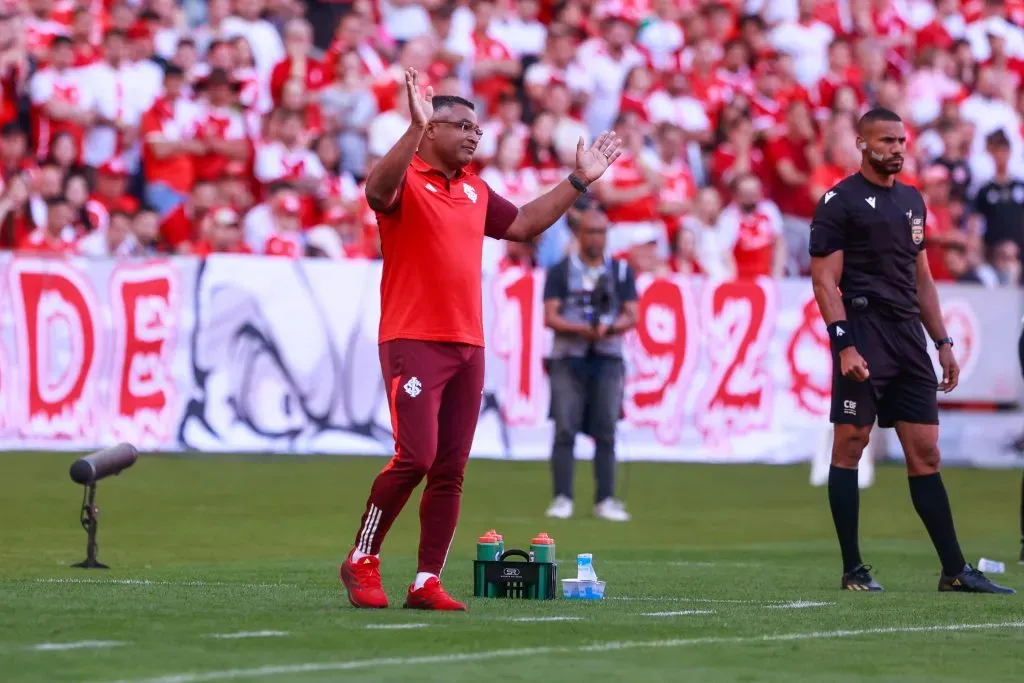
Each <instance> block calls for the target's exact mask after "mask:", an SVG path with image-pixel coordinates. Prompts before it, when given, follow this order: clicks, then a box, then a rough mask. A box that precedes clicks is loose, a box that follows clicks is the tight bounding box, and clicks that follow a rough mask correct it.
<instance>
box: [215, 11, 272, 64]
mask: <svg viewBox="0 0 1024 683" xmlns="http://www.w3.org/2000/svg"><path fill="white" fill-rule="evenodd" d="M223 31H224V35H226V36H230V37H232V38H234V37H235V36H242V37H243V38H245V39H246V40H247V41H248V42H249V49H251V50H252V56H253V60H255V62H256V70H257V71H259V72H260V73H261V74H262V75H264V76H269V75H270V72H271V71H273V70H274V65H275V64H277V63H278V62H280V61H281V60H282V59H284V58H285V52H284V43H283V42H281V36H280V35H278V33H277V29H276V28H274V25H273V24H271V23H270V22H269V21H266V20H264V19H257V20H256V21H246V20H245V19H242V18H241V17H228V18H227V19H225V20H224V24H223Z"/></svg>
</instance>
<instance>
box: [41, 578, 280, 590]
mask: <svg viewBox="0 0 1024 683" xmlns="http://www.w3.org/2000/svg"><path fill="white" fill-rule="evenodd" d="M35 583H94V584H102V585H109V586H181V587H187V588H195V587H203V586H216V587H220V588H223V587H229V588H231V587H233V588H285V587H288V586H290V585H291V584H287V583H235V582H233V581H150V580H149V579H35Z"/></svg>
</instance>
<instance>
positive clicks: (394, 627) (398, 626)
mask: <svg viewBox="0 0 1024 683" xmlns="http://www.w3.org/2000/svg"><path fill="white" fill-rule="evenodd" d="M427 626H430V624H367V625H366V628H369V629H377V630H380V631H389V630H396V631H397V630H402V629H407V628H426V627H427Z"/></svg>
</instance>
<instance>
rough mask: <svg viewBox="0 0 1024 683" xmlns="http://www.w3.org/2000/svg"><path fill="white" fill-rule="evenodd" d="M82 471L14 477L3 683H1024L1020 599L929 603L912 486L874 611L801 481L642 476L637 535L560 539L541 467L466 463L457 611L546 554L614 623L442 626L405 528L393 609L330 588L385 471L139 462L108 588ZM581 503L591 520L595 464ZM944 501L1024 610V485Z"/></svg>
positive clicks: (124, 505)
mask: <svg viewBox="0 0 1024 683" xmlns="http://www.w3.org/2000/svg"><path fill="white" fill-rule="evenodd" d="M72 459H73V456H69V455H54V454H8V455H0V471H2V472H3V475H4V484H5V488H4V491H3V494H2V495H0V515H2V517H0V680H2V681H5V682H8V681H72V680H73V681H114V680H148V679H156V680H162V681H178V682H185V681H207V680H209V681H214V680H229V679H230V680H243V681H245V680H274V681H298V682H300V683H305V682H307V681H334V680H344V681H445V682H450V681H471V680H472V681H485V680H486V681H490V680H501V681H537V680H542V681H582V680H586V681H588V683H592V682H594V681H617V682H618V681H673V682H674V681H787V682H791V681H920V682H922V683H924V682H928V683H934V682H936V681H985V682H986V683H990V682H993V681H1018V682H1019V681H1021V680H1024V658H1022V657H1021V648H1022V646H1024V602H1022V598H1021V596H1013V597H1008V598H1007V597H1000V596H964V595H949V594H939V593H937V592H936V591H935V587H936V581H937V575H938V565H937V562H936V560H935V559H934V556H933V551H932V548H931V546H930V543H929V542H928V540H927V537H926V536H925V533H924V531H923V529H922V527H921V526H920V523H919V521H918V519H917V517H916V515H915V514H914V511H913V509H912V507H911V505H910V502H909V498H908V495H907V486H906V479H905V477H904V474H903V472H902V471H901V470H899V469H896V468H882V469H880V470H879V472H878V482H877V483H876V485H875V487H874V488H872V489H870V490H868V491H866V492H864V493H863V495H862V512H863V514H862V530H863V536H864V542H863V549H864V552H865V556H866V559H867V560H868V561H869V562H871V563H873V564H874V565H875V567H876V577H877V578H878V579H879V580H880V581H881V582H882V583H883V584H884V585H885V586H886V588H887V592H886V593H884V594H877V595H875V594H861V593H840V592H839V591H838V590H837V589H836V586H837V584H838V579H839V576H838V566H837V565H838V559H837V549H836V544H835V541H834V539H833V532H832V528H831V521H830V519H829V517H828V508H827V503H826V499H825V491H824V489H812V488H810V487H809V486H808V484H807V478H808V472H807V469H806V468H805V467H785V468H778V467H777V468H773V467H724V466H718V467H715V466H689V465H653V464H639V463H638V464H630V465H628V466H627V471H626V472H625V478H626V480H627V481H626V482H625V483H626V484H627V491H626V498H627V501H628V504H629V507H630V509H631V511H632V512H633V514H634V521H633V522H631V523H628V524H624V525H615V524H610V523H603V522H598V521H596V520H593V519H591V518H590V517H589V509H585V510H582V511H581V514H579V515H578V516H577V518H576V519H574V520H570V521H565V522H557V523H552V522H550V521H547V520H545V519H544V518H543V516H542V515H543V510H544V507H545V505H546V504H547V502H548V486H549V485H548V476H547V468H546V465H545V464H544V463H507V462H492V461H473V462H472V463H471V465H470V471H469V474H468V476H467V493H466V497H465V501H464V505H463V514H462V522H461V524H460V527H459V531H458V534H457V536H456V539H455V543H454V546H453V547H452V551H451V555H450V556H449V563H448V567H447V569H446V572H445V576H444V578H445V581H446V584H447V586H448V587H449V589H450V590H451V591H452V593H453V594H455V595H456V596H457V597H461V598H466V597H468V596H469V595H470V594H471V592H472V582H471V566H472V556H473V547H474V541H475V539H476V537H477V536H478V535H479V534H480V533H481V532H483V531H485V530H487V529H488V528H491V527H497V528H498V530H499V531H501V532H502V533H504V535H505V539H506V545H507V546H509V547H515V546H519V547H525V546H526V545H527V544H528V542H529V539H530V538H531V537H532V536H533V535H534V534H536V533H537V532H539V531H547V532H549V533H550V534H551V535H552V536H554V538H555V539H556V541H557V544H558V545H557V547H558V555H559V558H560V559H561V560H562V561H563V563H565V561H566V560H569V562H568V563H567V564H564V565H563V566H564V567H565V568H566V569H568V572H566V573H564V574H563V576H564V575H574V574H575V566H574V564H575V563H574V558H575V554H576V553H578V552H591V553H593V554H594V563H595V566H596V568H597V571H598V574H599V575H600V577H601V578H602V579H605V580H607V581H608V599H607V600H605V601H603V602H601V603H580V602H570V601H565V600H562V599H559V600H555V601H548V602H529V601H514V602H513V601H493V600H492V601H487V600H475V599H470V600H469V603H470V612H469V613H468V614H428V613H422V612H412V611H409V610H403V609H401V607H400V605H401V603H402V600H403V598H404V591H405V588H406V586H407V585H408V582H409V580H410V579H411V577H412V573H413V571H414V570H415V543H416V538H417V534H418V519H417V515H416V508H415V505H414V504H412V503H411V504H410V507H409V508H407V510H406V514H405V515H404V516H403V517H402V518H401V519H400V520H399V522H398V523H397V524H396V526H395V527H394V529H393V531H392V533H391V535H390V537H389V538H388V542H387V544H386V546H385V550H384V554H383V560H384V564H383V568H384V582H385V586H386V588H387V589H388V591H389V595H390V597H391V600H392V604H393V607H392V608H391V609H388V610H379V611H372V612H371V611H357V610H354V609H352V608H350V607H349V606H348V604H347V602H345V601H344V600H343V599H342V596H341V592H340V589H339V585H338V583H337V579H336V574H337V564H338V562H339V560H340V559H341V557H342V555H343V553H344V551H345V550H347V548H348V547H349V544H350V542H351V537H352V535H353V533H354V530H355V525H356V524H357V521H358V515H359V513H360V512H361V509H362V505H363V502H364V496H365V494H366V491H367V487H368V485H369V482H370V480H371V478H372V476H373V474H374V473H375V472H376V471H377V470H378V469H379V468H380V466H381V465H382V464H383V461H382V460H379V459H371V458H327V457H325V458H283V457H269V458H263V459H258V458H257V459H254V458H248V459H247V458H234V457H226V458H220V459H198V458H185V457H169V456H160V457H156V456H154V457H143V458H142V459H140V461H139V462H138V463H137V464H136V466H135V467H134V468H133V469H132V470H130V471H128V472H127V473H126V474H125V475H123V476H122V477H120V478H118V479H113V480H108V481H105V482H103V483H101V485H100V491H99V504H100V507H101V510H102V512H101V529H100V546H101V548H100V559H101V560H103V561H104V562H106V563H108V564H110V565H111V566H112V567H113V569H112V570H110V571H107V572H101V571H98V570H93V571H84V570H77V569H72V568H70V567H69V564H71V563H73V562H77V561H78V560H80V559H82V557H83V556H84V541H85V534H84V532H83V531H82V529H81V528H80V527H79V525H78V505H79V502H80V496H81V488H80V487H77V486H75V485H74V484H72V483H71V481H70V480H69V479H68V475H67V469H68V466H69V464H70V462H71V461H72ZM577 478H578V481H579V483H580V491H579V499H580V500H581V501H586V500H587V499H588V498H589V496H590V493H591V486H590V466H589V463H581V466H580V468H579V470H578V472H577ZM946 480H947V484H948V487H949V489H950V495H951V498H952V500H953V504H954V509H955V512H956V515H957V522H958V530H959V532H960V536H961V539H962V540H963V544H964V547H965V550H966V551H967V554H968V556H969V559H970V560H971V561H972V562H977V560H978V558H979V557H980V556H982V555H984V556H986V557H989V558H994V559H1001V560H1004V561H1006V562H1007V566H1008V569H1007V571H1008V573H1007V575H1005V576H1003V577H1001V579H1002V581H1003V582H1004V583H1007V584H1009V585H1011V586H1014V587H1016V588H1018V589H1020V588H1024V571H1022V568H1021V567H1019V566H1018V565H1017V564H1016V562H1015V560H1016V551H1017V546H1016V540H1017V528H1016V527H1017V509H1018V508H1017V495H1018V492H1019V478H1018V474H1017V473H1016V472H1015V471H964V470H960V471H950V472H947V474H946ZM416 499H418V494H417V495H416V496H415V497H414V499H413V500H414V501H415V500H416ZM582 507H584V508H589V506H586V505H584V506H582ZM530 619H534V620H537V621H529V620H530ZM216 634H219V635H222V636H223V635H226V634H227V635H230V634H250V636H251V637H233V638H223V637H221V638H218V637H214V636H215V635H216ZM253 634H260V635H253ZM84 641H92V642H91V643H86V644H85V645H83V644H82V643H83V642H84ZM69 644H78V645H79V646H78V647H77V648H76V649H62V648H66V647H69ZM89 645H91V646H89Z"/></svg>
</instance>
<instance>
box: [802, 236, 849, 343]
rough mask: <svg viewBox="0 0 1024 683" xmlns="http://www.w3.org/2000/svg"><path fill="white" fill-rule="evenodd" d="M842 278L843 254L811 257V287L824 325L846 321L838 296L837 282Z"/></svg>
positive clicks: (844, 311) (844, 308)
mask: <svg viewBox="0 0 1024 683" xmlns="http://www.w3.org/2000/svg"><path fill="white" fill-rule="evenodd" d="M842 276H843V252H841V251H833V252H832V253H831V254H829V255H828V256H820V257H811V286H812V287H813V288H814V300H815V301H817V302H818V309H819V310H820V311H821V317H822V318H824V319H825V324H826V325H831V324H832V323H835V322H841V321H843V320H846V307H845V306H843V297H842V296H840V295H839V280H840V279H841V278H842Z"/></svg>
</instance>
